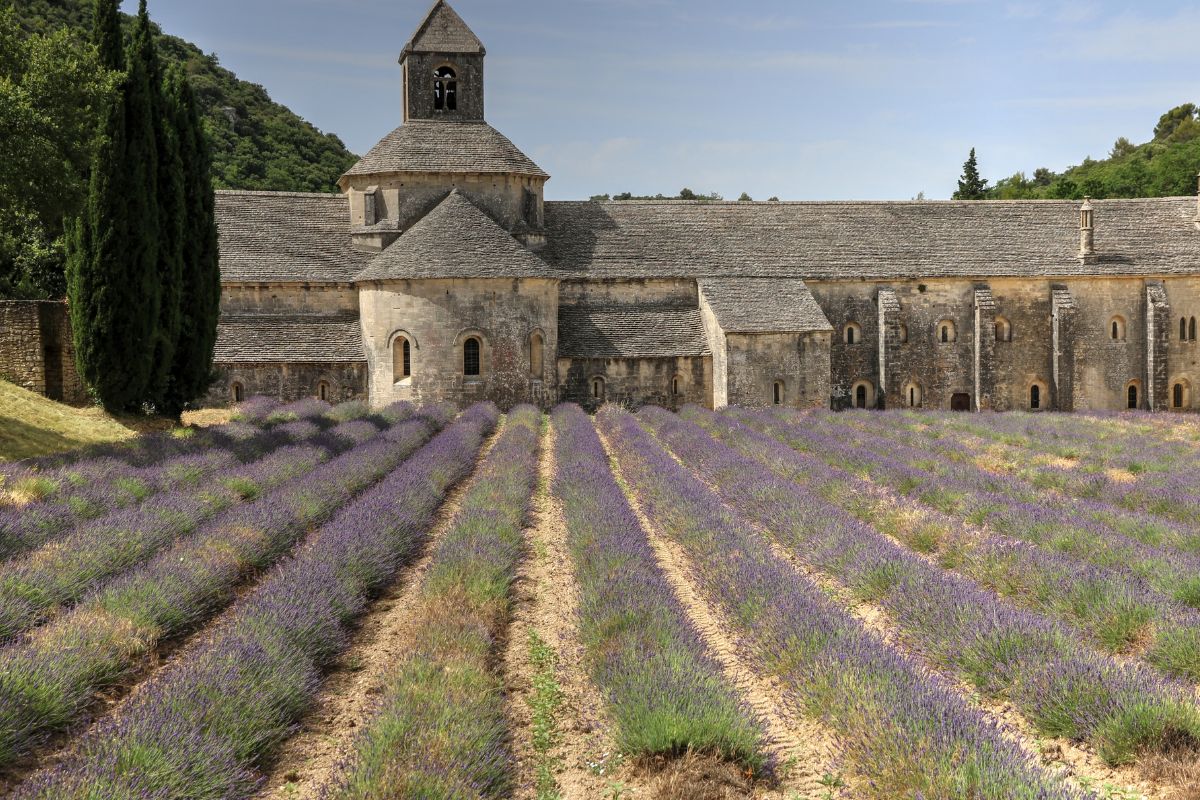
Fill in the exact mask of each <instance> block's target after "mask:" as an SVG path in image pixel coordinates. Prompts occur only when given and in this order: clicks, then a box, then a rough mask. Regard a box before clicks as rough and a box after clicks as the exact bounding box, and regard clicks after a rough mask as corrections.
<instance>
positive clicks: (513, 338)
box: [360, 279, 558, 407]
mask: <svg viewBox="0 0 1200 800" xmlns="http://www.w3.org/2000/svg"><path fill="white" fill-rule="evenodd" d="M360 306H361V309H362V311H361V318H362V326H363V331H364V334H365V337H366V339H365V341H366V347H367V358H368V360H369V362H370V376H371V377H370V385H371V401H372V402H373V403H374V404H376V405H380V406H382V405H386V404H388V403H391V402H393V401H395V400H410V401H414V402H420V403H428V402H440V401H451V402H455V403H458V404H460V405H463V406H466V405H469V404H471V403H474V402H476V401H479V400H494V401H495V402H497V403H498V404H500V405H501V406H503V407H508V406H511V405H513V404H515V403H519V402H532V403H535V404H538V405H542V406H547V405H550V404H552V403H554V402H555V401H556V399H557V397H558V375H557V373H556V372H555V363H556V360H557V354H558V284H557V281H553V280H545V279H529V280H526V279H522V280H516V279H470V280H467V279H439V280H424V281H391V282H386V283H377V284H372V285H370V286H363V287H362V290H361V293H360ZM534 333H538V334H540V335H541V336H542V337H543V350H542V353H543V355H542V365H541V366H542V368H541V372H540V373H539V374H537V375H534V374H532V366H533V365H532V364H531V358H530V339H531V336H532V335H533V334H534ZM397 336H404V337H406V338H407V339H408V341H409V346H410V354H411V359H410V360H411V368H412V369H411V372H412V375H411V376H410V377H409V378H401V377H400V376H398V375H395V374H394V373H393V367H392V360H393V359H392V346H393V343H394V342H395V341H396V337H397ZM469 337H476V338H478V339H479V340H480V342H481V343H482V349H481V353H480V367H481V370H480V372H481V374H480V375H478V376H468V375H464V374H463V345H464V342H465V341H466V340H467V339H468V338H469Z"/></svg>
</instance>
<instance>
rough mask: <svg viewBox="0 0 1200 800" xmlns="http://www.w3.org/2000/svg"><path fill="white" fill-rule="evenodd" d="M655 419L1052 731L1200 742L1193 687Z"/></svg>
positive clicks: (937, 655) (906, 623) (757, 517)
mask: <svg viewBox="0 0 1200 800" xmlns="http://www.w3.org/2000/svg"><path fill="white" fill-rule="evenodd" d="M644 419H645V420H646V421H647V422H648V423H649V424H650V425H651V426H652V427H653V428H654V429H655V431H656V432H657V433H658V434H659V436H660V438H661V439H662V440H663V441H664V442H666V443H667V444H668V445H669V446H670V447H671V449H672V450H673V451H674V452H675V453H676V455H677V456H678V457H679V458H681V459H683V460H684V461H685V462H686V463H687V464H688V465H689V466H690V467H691V468H692V469H693V470H695V471H696V473H697V474H698V475H700V477H701V478H702V479H703V480H704V481H705V482H706V483H707V484H709V485H710V486H713V487H714V491H716V493H717V494H718V495H719V496H720V497H721V499H722V500H724V501H725V502H726V503H728V504H729V505H730V507H732V508H733V509H734V510H735V511H736V512H737V513H739V514H741V515H742V516H743V517H745V518H746V519H748V520H750V521H752V522H753V523H755V524H756V525H758V526H760V527H761V528H763V529H765V530H767V531H769V532H770V533H771V534H773V535H774V536H775V537H777V538H778V539H779V540H780V541H781V542H782V543H784V545H785V546H786V547H787V548H788V549H789V550H791V551H792V552H794V553H796V554H797V555H798V556H799V557H800V558H801V559H802V560H803V561H804V562H806V563H808V564H810V565H812V566H813V567H815V568H817V569H819V570H821V571H822V572H824V573H826V574H828V575H830V576H832V577H833V578H835V579H836V580H837V581H839V582H840V583H841V584H843V585H845V586H848V587H850V589H851V590H852V591H853V592H854V593H855V594H856V596H858V597H859V598H860V599H862V600H866V601H869V602H873V603H878V604H880V605H881V606H882V607H883V608H884V609H886V610H887V611H888V612H889V615H890V617H891V619H892V621H893V623H894V625H895V626H896V627H897V628H898V629H899V631H900V632H901V634H902V635H903V637H904V638H905V640H906V641H907V642H909V643H911V644H913V645H915V646H916V647H917V648H919V649H920V650H921V651H922V652H923V653H925V654H927V655H928V657H929V658H930V659H931V660H933V661H934V662H935V663H937V664H938V666H939V667H941V668H943V669H947V670H951V671H953V672H954V673H955V674H957V675H959V676H960V677H962V678H963V679H966V680H969V681H970V682H971V683H972V684H974V685H975V686H976V688H978V689H979V690H980V691H981V692H983V693H984V694H987V695H989V696H992V697H1002V698H1005V699H1007V700H1008V701H1009V702H1011V703H1012V704H1013V705H1014V706H1016V707H1017V708H1018V709H1020V710H1021V712H1022V713H1023V714H1024V715H1025V716H1026V717H1027V718H1029V719H1030V720H1031V721H1032V722H1033V724H1034V725H1035V726H1036V727H1037V729H1038V730H1039V732H1040V733H1042V734H1044V735H1047V736H1066V737H1069V738H1071V739H1075V740H1080V741H1087V742H1089V743H1090V744H1091V745H1093V746H1094V747H1095V748H1096V749H1097V751H1098V752H1099V753H1100V755H1101V756H1102V757H1103V758H1104V759H1105V760H1106V761H1108V762H1109V763H1111V764H1123V763H1128V762H1130V761H1133V760H1134V759H1135V758H1136V757H1138V756H1140V755H1142V754H1145V753H1165V752H1166V751H1168V750H1170V749H1171V748H1172V747H1174V745H1175V743H1176V742H1177V741H1178V737H1181V736H1182V737H1185V738H1188V737H1190V738H1192V739H1193V740H1194V741H1197V742H1200V709H1198V708H1197V707H1196V705H1195V702H1194V700H1193V699H1192V697H1191V689H1190V687H1185V686H1181V685H1177V684H1171V683H1168V682H1166V681H1164V680H1163V679H1162V678H1160V677H1159V676H1157V675H1155V674H1153V673H1152V672H1151V671H1150V670H1147V669H1145V668H1141V667H1137V666H1129V667H1126V666H1123V665H1120V664H1118V663H1117V662H1115V661H1113V660H1112V659H1109V658H1106V657H1104V656H1101V655H1099V654H1095V653H1092V652H1089V651H1088V650H1087V649H1086V648H1084V647H1083V646H1082V645H1081V643H1080V642H1079V640H1078V638H1077V637H1075V636H1074V635H1073V633H1072V631H1070V630H1069V629H1068V628H1065V627H1064V626H1062V625H1059V624H1057V623H1055V622H1053V621H1050V620H1047V619H1046V618H1044V617H1042V616H1039V615H1036V614H1032V613H1029V612H1026V611H1020V610H1017V609H1013V608H1011V607H1009V606H1008V605H1007V604H1006V603H1004V602H1003V601H1002V600H1000V598H998V597H997V596H996V595H995V594H993V593H992V592H989V591H986V590H984V589H981V588H980V587H979V586H977V585H976V584H974V583H973V582H972V581H970V580H967V579H964V578H962V577H960V576H957V575H954V574H950V573H947V572H945V571H943V570H941V569H939V568H938V567H936V566H934V565H932V564H930V563H928V562H927V561H925V560H923V559H921V558H919V557H917V556H915V555H913V554H911V553H909V552H908V551H906V550H904V549H902V548H900V547H899V546H897V545H896V544H894V543H893V542H892V541H890V540H888V539H886V538H885V537H883V536H881V535H880V534H879V533H878V532H876V531H875V530H874V529H873V528H871V527H870V526H869V525H866V524H864V523H862V522H860V521H859V520H856V519H854V518H853V517H851V516H850V515H849V514H847V513H845V512H844V511H842V510H841V509H838V508H835V507H833V506H831V505H830V504H829V503H827V502H825V500H824V499H823V498H821V497H820V496H819V495H818V494H817V493H816V492H814V491H812V490H811V489H810V488H808V487H806V486H803V485H800V484H796V483H793V482H790V481H783V480H780V479H779V478H777V477H775V476H774V475H772V474H771V473H769V472H768V471H766V470H765V469H764V468H763V467H762V465H761V464H759V463H757V462H756V461H754V460H752V459H749V458H746V457H744V456H742V455H740V454H738V453H737V452H735V451H734V450H733V449H731V448H730V447H728V446H727V445H724V444H722V443H720V442H716V441H714V440H713V439H712V438H711V437H709V436H708V435H707V434H706V433H705V432H704V431H703V429H701V428H700V427H699V426H697V425H695V424H694V423H692V422H688V421H686V420H681V419H678V418H675V417H666V416H665V415H664V414H654V413H652V412H648V413H647V414H646V415H645V416H644Z"/></svg>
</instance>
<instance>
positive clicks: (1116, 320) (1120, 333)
mask: <svg viewBox="0 0 1200 800" xmlns="http://www.w3.org/2000/svg"><path fill="white" fill-rule="evenodd" d="M1108 332H1109V335H1110V336H1111V337H1112V340H1113V341H1114V342H1123V341H1125V318H1124V317H1113V318H1112V322H1111V323H1110V324H1109V326H1108Z"/></svg>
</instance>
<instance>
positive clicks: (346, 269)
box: [216, 191, 370, 283]
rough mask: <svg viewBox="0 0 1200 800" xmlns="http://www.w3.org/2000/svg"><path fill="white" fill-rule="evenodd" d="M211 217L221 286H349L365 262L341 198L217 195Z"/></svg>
mask: <svg viewBox="0 0 1200 800" xmlns="http://www.w3.org/2000/svg"><path fill="white" fill-rule="evenodd" d="M216 216H217V226H218V229H219V231H220V246H221V280H222V281H224V282H225V283H309V282H313V283H350V282H351V281H353V280H354V276H355V275H357V274H358V273H359V272H361V271H362V269H363V267H365V266H366V265H367V260H368V258H370V256H369V255H365V254H363V253H361V252H359V251H358V250H356V249H354V246H353V240H352V239H351V237H350V204H349V201H347V199H346V197H345V196H344V195H336V194H293V193H285V192H232V191H219V192H217V204H216Z"/></svg>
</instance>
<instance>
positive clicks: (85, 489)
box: [0, 404, 405, 558]
mask: <svg viewBox="0 0 1200 800" xmlns="http://www.w3.org/2000/svg"><path fill="white" fill-rule="evenodd" d="M300 410H302V411H304V412H305V414H304V415H303V416H301V415H299V414H294V415H289V416H293V417H294V419H289V422H291V423H293V425H286V424H281V425H277V426H275V427H274V428H270V429H264V428H260V427H254V426H248V425H242V424H239V423H231V424H230V425H227V426H220V427H217V428H209V429H206V430H204V431H201V432H199V433H195V432H192V435H191V437H190V438H189V440H188V443H187V445H186V448H185V449H186V451H187V452H184V453H183V454H179V455H175V456H173V457H171V458H169V459H164V460H163V461H161V462H159V463H156V464H154V465H151V466H132V465H129V464H126V463H124V462H121V461H116V460H114V459H111V458H105V459H99V460H87V461H83V462H80V463H77V464H74V465H72V466H71V467H69V468H67V469H64V470H61V471H59V472H55V473H32V474H30V475H28V476H26V477H19V476H18V477H15V478H14V479H13V482H12V483H10V484H9V485H10V486H12V487H13V488H12V490H11V493H13V494H17V495H21V494H22V493H23V494H24V495H25V496H26V497H27V498H30V499H34V498H35V499H36V501H35V502H27V503H22V504H20V505H19V506H17V507H10V508H0V558H7V557H10V556H11V555H13V554H15V553H19V552H21V551H22V549H23V548H26V543H27V542H28V541H33V542H35V543H41V542H45V541H49V540H51V539H53V538H54V537H55V536H56V535H59V534H61V533H62V532H63V531H65V530H68V529H69V528H70V527H71V526H73V525H75V524H77V523H78V522H80V521H82V520H87V519H93V518H96V517H99V516H101V515H102V514H104V513H106V512H109V511H112V510H114V509H119V508H126V507H129V506H132V505H136V504H137V503H140V502H142V501H143V500H145V499H146V498H147V497H149V496H151V495H153V494H156V493H161V492H166V491H171V490H173V489H179V488H186V487H188V486H196V485H199V484H201V483H202V482H204V481H205V480H207V479H208V478H210V477H211V476H212V475H214V474H218V473H219V472H221V471H223V470H228V469H230V468H232V467H233V466H235V465H236V464H237V463H238V462H250V461H254V460H257V459H258V458H261V457H262V456H263V455H264V454H266V453H268V452H271V451H272V450H276V449H278V448H279V447H282V446H284V445H287V444H291V443H294V441H295V436H294V433H293V431H292V429H293V428H294V426H295V424H298V423H300V422H301V421H307V422H309V423H311V424H319V427H321V428H322V429H323V428H327V427H329V426H330V425H332V424H334V419H333V418H332V416H330V415H331V414H332V411H331V409H330V407H329V406H328V405H326V404H321V405H320V406H314V407H312V408H306V409H300ZM395 410H396V411H405V409H404V408H403V407H401V406H396V407H395ZM308 427H311V426H308ZM190 430H191V429H189V431H190ZM35 546H36V544H35ZM26 549H27V548H26Z"/></svg>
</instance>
